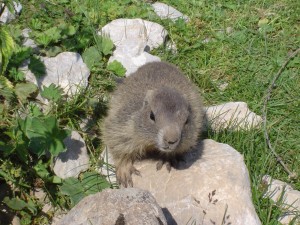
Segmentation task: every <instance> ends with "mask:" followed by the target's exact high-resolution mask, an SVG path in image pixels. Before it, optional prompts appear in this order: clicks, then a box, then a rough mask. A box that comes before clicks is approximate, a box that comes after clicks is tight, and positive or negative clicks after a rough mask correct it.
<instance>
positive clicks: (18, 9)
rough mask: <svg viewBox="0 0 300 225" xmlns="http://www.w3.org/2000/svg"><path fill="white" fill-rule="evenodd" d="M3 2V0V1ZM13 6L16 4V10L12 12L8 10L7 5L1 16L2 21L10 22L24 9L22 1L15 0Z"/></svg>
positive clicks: (0, 20)
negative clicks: (16, 0)
mask: <svg viewBox="0 0 300 225" xmlns="http://www.w3.org/2000/svg"><path fill="white" fill-rule="evenodd" d="M1 2H2V1H1ZM1 2H0V4H1V8H2V7H3V6H4V4H3V3H1ZM13 6H14V12H10V11H9V10H8V8H7V7H6V6H5V8H4V11H3V13H2V15H1V17H0V22H2V23H9V22H10V21H12V20H14V19H15V18H16V15H19V14H20V13H21V11H22V8H23V7H22V5H21V3H18V2H15V1H14V2H13Z"/></svg>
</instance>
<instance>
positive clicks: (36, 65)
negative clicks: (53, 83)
mask: <svg viewBox="0 0 300 225" xmlns="http://www.w3.org/2000/svg"><path fill="white" fill-rule="evenodd" d="M28 68H29V69H30V71H31V72H32V73H33V74H34V75H35V76H36V77H37V78H39V77H42V76H44V75H46V67H45V64H44V63H43V62H42V61H41V60H40V59H38V58H36V57H31V58H30V63H29V65H28Z"/></svg>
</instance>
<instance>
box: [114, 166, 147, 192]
mask: <svg viewBox="0 0 300 225" xmlns="http://www.w3.org/2000/svg"><path fill="white" fill-rule="evenodd" d="M132 174H135V175H138V176H140V175H141V173H140V171H138V170H137V169H136V168H135V167H134V166H133V165H132V164H127V165H123V166H122V167H119V168H117V171H116V175H117V181H118V184H119V185H122V186H124V187H133V182H132V176H131V175H132Z"/></svg>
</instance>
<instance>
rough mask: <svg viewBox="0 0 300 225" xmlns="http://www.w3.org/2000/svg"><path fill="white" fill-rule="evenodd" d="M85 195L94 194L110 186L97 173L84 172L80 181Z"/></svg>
mask: <svg viewBox="0 0 300 225" xmlns="http://www.w3.org/2000/svg"><path fill="white" fill-rule="evenodd" d="M81 183H82V185H83V187H84V190H85V193H86V195H90V194H95V193H97V192H99V191H102V190H103V189H105V188H109V187H110V184H109V183H108V182H107V180H106V179H105V177H104V176H101V175H100V174H99V173H97V172H85V173H84V174H83V178H82V181H81Z"/></svg>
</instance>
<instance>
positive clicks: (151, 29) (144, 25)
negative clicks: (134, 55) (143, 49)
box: [98, 19, 168, 50]
mask: <svg viewBox="0 0 300 225" xmlns="http://www.w3.org/2000/svg"><path fill="white" fill-rule="evenodd" d="M98 34H99V35H105V36H108V37H109V38H110V39H111V40H112V41H113V43H114V44H115V45H116V47H117V48H118V47H119V46H121V45H123V43H124V42H126V43H128V40H130V41H131V42H132V43H142V44H141V45H140V46H148V47H149V48H150V50H152V49H153V48H156V47H158V46H160V45H161V44H163V43H164V41H165V38H166V36H167V34H168V33H167V31H166V30H165V29H164V28H163V26H161V25H159V24H157V23H154V22H150V21H147V20H142V19H116V20H113V21H112V22H110V23H108V24H107V25H105V26H104V27H103V28H102V30H101V31H100V32H99V33H98Z"/></svg>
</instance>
